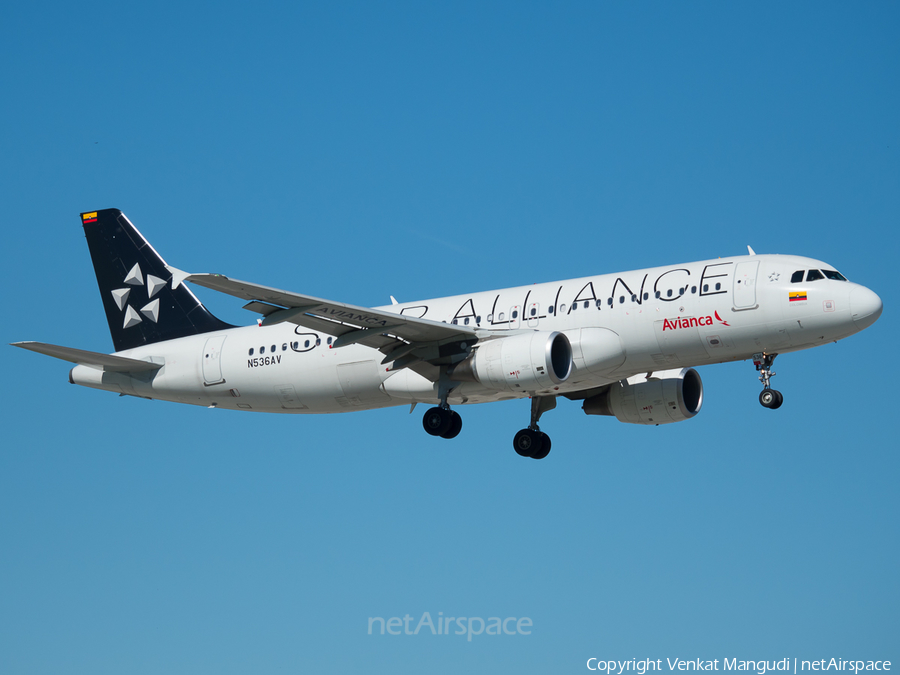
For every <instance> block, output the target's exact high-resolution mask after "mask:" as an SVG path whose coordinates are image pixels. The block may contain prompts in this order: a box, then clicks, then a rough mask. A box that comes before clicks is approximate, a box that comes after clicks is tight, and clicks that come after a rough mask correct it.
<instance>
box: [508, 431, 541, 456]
mask: <svg viewBox="0 0 900 675" xmlns="http://www.w3.org/2000/svg"><path fill="white" fill-rule="evenodd" d="M542 440H543V439H542V438H541V432H539V431H532V430H531V429H522V430H521V431H519V432H518V433H517V434H516V435H515V436H514V437H513V449H514V450H515V451H516V454H518V455H519V456H520V457H534V453H535V452H540V451H541V441H542Z"/></svg>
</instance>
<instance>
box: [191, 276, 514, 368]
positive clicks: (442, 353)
mask: <svg viewBox="0 0 900 675" xmlns="http://www.w3.org/2000/svg"><path fill="white" fill-rule="evenodd" d="M179 278H180V279H184V280H187V281H190V282H191V283H194V284H197V285H198V286H203V287H205V288H210V289H212V290H214V291H219V292H221V293H227V294H228V295H233V296H234V297H236V298H242V299H244V300H249V301H250V302H249V303H248V304H247V305H245V307H244V308H245V309H249V310H250V311H253V312H257V313H258V314H262V315H263V316H264V317H265V318H264V319H263V321H262V325H263V326H271V325H274V324H276V323H282V322H284V321H287V322H290V323H295V324H297V325H299V326H304V327H307V328H310V329H312V330H321V331H323V332H327V333H329V334H331V335H337V336H338V338H337V340H335V342H334V344H333V345H332V346H333V347H336V348H339V347H344V346H346V345H350V344H357V343H358V344H363V345H366V346H368V347H374V348H375V349H379V350H380V351H382V352H383V353H385V354H386V356H385V359H384V361H382V363H389V362H391V361H393V362H394V365H393V366H392V370H395V369H399V368H402V367H406V366H408V365H411V364H414V363H417V362H423V361H424V362H426V363H430V364H432V365H438V364H442V363H452V362H454V361H455V360H459V358H462V357H464V356H465V354H467V353H468V352H467V348H468V347H470V346H471V345H473V344H475V342H477V341H478V340H479V339H489V338H492V337H498V336H496V335H494V333H495V332H494V331H490V330H485V329H480V328H475V327H472V326H459V325H455V324H448V323H443V322H441V321H431V320H429V319H419V318H416V317H411V316H403V315H402V314H395V313H392V312H387V311H384V310H377V309H371V308H368V307H359V306H357V305H350V304H347V303H343V302H334V301H331V300H324V299H322V298H316V297H313V296H310V295H300V294H298V293H289V292H288V291H281V290H278V289H277V288H269V287H268V286H260V285H257V284H251V283H248V282H246V281H239V280H237V279H230V278H228V277H226V276H223V275H221V274H185V273H180V274H177V275H176V274H175V271H173V279H179ZM174 283H178V281H175V282H174ZM504 335H508V331H507V332H505V333H504ZM457 354H458V355H460V356H459V358H456V359H454V356H456V355H457Z"/></svg>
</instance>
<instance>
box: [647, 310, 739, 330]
mask: <svg viewBox="0 0 900 675" xmlns="http://www.w3.org/2000/svg"><path fill="white" fill-rule="evenodd" d="M714 314H715V316H716V318H715V321H713V317H711V316H701V317H696V316H686V317H683V318H682V317H680V316H679V317H676V318H674V319H663V331H667V330H678V329H679V328H696V327H697V326H712V325H713V323H720V324H721V325H723V326H727V325H728V322H727V321H723V320H722V317H721V316H719V313H718V312H714Z"/></svg>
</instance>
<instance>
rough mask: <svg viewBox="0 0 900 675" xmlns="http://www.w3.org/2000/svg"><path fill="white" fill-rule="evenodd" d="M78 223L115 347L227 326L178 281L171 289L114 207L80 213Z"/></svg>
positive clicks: (157, 260) (160, 266)
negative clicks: (85, 241)
mask: <svg viewBox="0 0 900 675" xmlns="http://www.w3.org/2000/svg"><path fill="white" fill-rule="evenodd" d="M81 222H82V225H83V226H84V234H85V237H87V242H88V248H90V250H91V259H92V260H93V262H94V272H95V273H96V274H97V285H98V286H99V287H100V295H101V297H102V298H103V308H104V309H105V310H106V320H107V321H108V322H109V332H110V334H111V335H112V340H113V345H114V346H115V349H116V351H117V352H120V351H122V350H123V349H132V348H134V347H140V346H141V345H147V344H152V343H154V342H161V341H162V340H171V339H174V338H179V337H184V336H186V335H195V334H197V333H209V332H210V331H214V330H222V329H224V328H232V326H231V325H230V324H227V323H225V322H223V321H220V320H219V319H217V318H216V317H214V316H213V315H212V314H210V312H209V310H207V309H206V307H204V306H203V305H202V304H201V303H200V301H199V300H197V296H195V295H194V294H193V293H192V292H191V291H190V290H189V289H188V288H187V287H185V285H184V284H181V285H177V288H175V289H174V290H173V289H172V284H171V280H172V273H171V272H169V270H168V269H166V263H165V261H164V260H163V259H162V258H161V257H160V255H159V254H158V253H157V252H156V251H155V250H154V249H153V247H152V246H151V245H150V244H149V243H148V242H147V240H146V239H144V237H143V236H141V233H140V232H138V231H137V228H136V227H135V226H134V225H132V224H131V221H130V220H128V218H126V217H125V214H123V213H122V212H121V211H120V210H119V209H104V210H102V211H93V212H90V213H82V214H81Z"/></svg>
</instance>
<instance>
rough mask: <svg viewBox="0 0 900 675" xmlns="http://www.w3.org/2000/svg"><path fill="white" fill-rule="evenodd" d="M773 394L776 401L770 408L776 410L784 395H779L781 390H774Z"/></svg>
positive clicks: (782, 401)
mask: <svg viewBox="0 0 900 675" xmlns="http://www.w3.org/2000/svg"><path fill="white" fill-rule="evenodd" d="M775 394H776V396H775V398H777V399H778V400H777V401H776V403H775V405H773V406H772V410H777V409H778V408H780V407H781V404H782V403H784V396H782V395H781V392H780V391H776V392H775Z"/></svg>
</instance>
